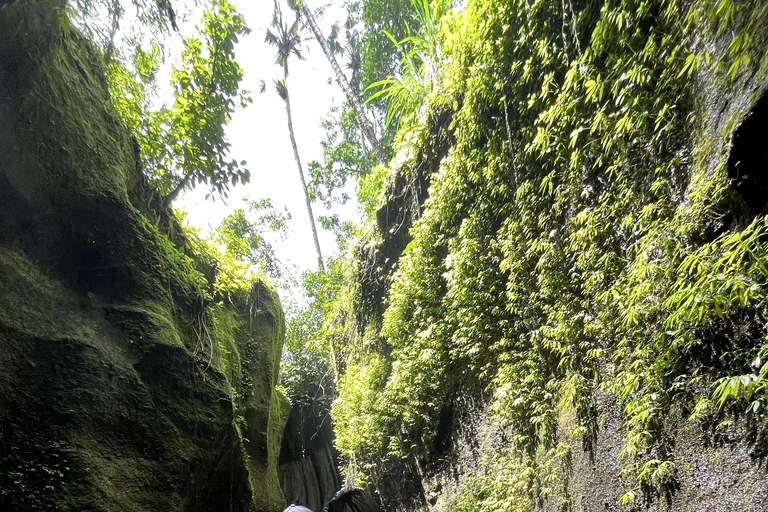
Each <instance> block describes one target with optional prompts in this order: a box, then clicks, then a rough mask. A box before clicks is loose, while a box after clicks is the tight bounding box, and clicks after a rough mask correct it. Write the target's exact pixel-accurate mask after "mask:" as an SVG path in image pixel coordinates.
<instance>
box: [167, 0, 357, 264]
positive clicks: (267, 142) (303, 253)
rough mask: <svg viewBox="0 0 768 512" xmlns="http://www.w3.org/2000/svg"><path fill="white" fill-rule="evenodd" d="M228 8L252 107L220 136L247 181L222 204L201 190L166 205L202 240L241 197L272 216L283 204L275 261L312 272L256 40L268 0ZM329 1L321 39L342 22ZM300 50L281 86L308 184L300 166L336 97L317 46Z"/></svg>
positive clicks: (299, 201)
mask: <svg viewBox="0 0 768 512" xmlns="http://www.w3.org/2000/svg"><path fill="white" fill-rule="evenodd" d="M320 1H322V0H308V3H309V6H310V8H315V7H318V6H319V5H320ZM325 1H327V0H325ZM233 3H234V4H235V5H236V7H237V9H238V10H239V11H240V13H241V14H243V16H244V17H245V21H246V24H247V25H248V27H249V28H250V29H251V33H250V34H248V35H247V36H245V37H244V38H242V39H241V41H240V44H239V45H238V46H237V49H236V53H237V58H238V61H239V62H240V65H241V66H242V68H243V70H244V74H245V78H244V80H243V83H242V88H243V89H246V90H248V91H251V96H252V98H253V103H252V104H251V105H249V106H248V107H247V108H246V109H245V110H243V111H239V112H237V113H236V114H235V116H234V118H233V119H232V121H231V122H230V124H229V126H228V128H227V136H228V138H229V141H230V143H231V144H232V147H231V157H232V158H235V159H237V160H238V161H240V160H246V161H247V162H248V165H247V166H246V167H247V168H248V169H249V170H250V171H251V181H250V183H248V184H247V185H239V186H237V187H235V188H233V189H232V190H230V193H229V199H228V200H227V204H226V205H225V204H224V203H223V202H222V201H221V200H220V199H216V201H215V202H214V201H212V200H211V199H208V200H205V195H206V194H207V192H208V190H206V189H205V187H204V186H200V187H198V188H197V189H195V190H193V191H191V192H187V193H186V194H185V195H183V196H182V197H181V198H180V199H179V200H177V201H176V203H175V204H174V206H176V207H177V208H181V209H183V210H185V211H186V212H188V214H189V222H190V224H192V225H193V226H194V227H196V228H199V229H200V230H201V233H202V234H206V233H207V231H208V230H209V229H210V228H209V226H211V227H215V226H217V225H218V224H219V223H220V222H221V220H222V219H223V218H224V217H225V216H226V215H228V214H229V213H231V212H232V211H233V210H234V209H235V208H242V207H243V203H242V201H241V198H242V197H243V196H249V198H250V199H260V198H265V197H268V198H271V199H272V201H273V203H274V205H275V207H276V208H277V209H278V210H282V208H283V207H284V206H287V207H288V211H289V212H290V213H291V215H292V220H291V224H290V228H291V233H290V235H289V238H288V240H287V241H286V242H284V243H282V245H281V244H275V249H276V251H277V252H278V257H279V258H280V259H281V260H283V261H285V260H290V261H291V262H292V263H293V264H295V265H297V266H298V267H299V269H300V270H306V269H313V270H314V269H316V267H317V256H316V254H315V249H314V244H313V241H312V234H311V231H310V226H309V219H308V216H307V213H306V206H305V202H304V195H303V192H302V189H301V182H300V181H299V175H298V171H297V169H296V163H295V161H294V158H293V151H292V149H291V144H290V140H289V138H288V125H287V120H286V112H285V103H284V102H283V101H282V100H281V99H280V97H279V96H278V95H277V93H276V92H275V90H274V87H273V86H272V80H273V78H282V68H281V67H279V66H277V65H276V64H275V49H274V47H271V46H269V45H268V44H267V43H265V42H264V33H265V30H266V28H267V27H268V26H269V24H270V23H271V20H272V9H273V3H272V1H271V0H255V1H254V0H234V2H233ZM334 3H335V4H337V5H333V6H331V7H330V8H328V9H326V11H325V14H324V16H323V18H322V19H320V20H318V22H319V24H320V26H321V29H322V30H323V33H324V34H326V35H327V34H328V33H329V32H330V26H331V24H333V23H334V22H337V21H339V22H343V21H344V19H345V11H344V9H343V8H342V7H341V6H339V5H338V4H340V3H341V2H339V1H338V0H337V1H336V2H334ZM283 12H284V15H286V17H289V16H292V13H290V11H289V10H288V9H287V7H285V8H284V11H283ZM289 19H292V18H289ZM195 23H196V21H195V20H190V21H189V22H187V24H186V26H180V30H181V32H182V33H188V32H189V31H190V30H191V29H192V28H193V27H194V24H195ZM305 46H306V49H305V51H304V53H303V54H304V56H305V58H306V59H307V60H306V61H300V60H298V59H296V58H291V60H289V70H290V76H289V79H288V88H289V91H290V94H291V111H292V114H293V125H294V130H295V134H296V143H297V145H298V147H299V155H300V156H301V160H302V165H303V166H304V173H305V177H306V178H307V179H308V176H307V174H308V170H307V162H309V161H311V160H314V159H318V160H319V159H320V157H321V155H322V148H321V146H320V141H321V140H322V139H323V138H324V134H325V132H324V130H322V129H321V128H320V120H321V118H322V117H323V116H324V115H325V114H326V113H327V112H328V109H329V108H330V107H331V105H339V104H341V103H342V102H343V99H344V94H343V92H342V91H341V89H340V88H339V87H338V85H337V84H336V82H335V80H333V81H331V85H329V84H328V79H329V78H331V77H332V76H333V72H332V70H331V67H330V64H328V61H327V60H326V58H325V56H324V55H323V52H322V50H321V49H320V46H319V45H318V44H317V42H316V41H314V40H308V41H307V42H306V43H305ZM259 80H265V81H266V83H267V88H266V91H265V92H264V93H263V94H259V92H258V91H259ZM313 211H314V215H315V218H317V216H318V215H328V214H329V212H328V211H327V210H325V208H324V207H323V206H322V205H321V204H316V205H313ZM337 213H339V214H340V216H342V218H343V219H347V220H356V219H355V216H356V208H355V206H354V205H352V204H348V205H347V206H346V207H344V209H343V210H340V211H338V212H337ZM318 230H320V227H319V226H318ZM319 237H320V245H321V249H322V251H323V254H324V255H326V254H329V253H331V252H333V250H334V249H335V241H334V237H333V235H332V234H330V233H327V232H323V231H322V230H320V232H319Z"/></svg>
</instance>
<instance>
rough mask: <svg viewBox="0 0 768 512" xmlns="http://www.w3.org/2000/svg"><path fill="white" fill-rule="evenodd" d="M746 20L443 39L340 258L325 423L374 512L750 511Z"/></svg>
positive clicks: (713, 10)
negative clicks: (377, 190)
mask: <svg viewBox="0 0 768 512" xmlns="http://www.w3.org/2000/svg"><path fill="white" fill-rule="evenodd" d="M767 12H768V11H766V9H765V6H764V3H762V2H749V1H734V2H729V1H712V2H710V1H701V2H673V1H652V2H635V1H630V0H626V1H625V0H617V1H606V2H602V1H572V2H563V3H562V4H561V3H560V2H535V1H534V2H530V1H527V2H526V1H516V0H507V1H502V2H500V1H493V2H491V1H485V0H474V1H473V0H470V1H469V2H467V10H466V12H465V13H463V14H462V15H461V16H460V17H459V19H454V20H452V23H453V25H450V24H448V26H449V28H447V32H446V33H447V36H445V39H446V40H447V41H449V42H450V44H449V45H448V46H447V47H445V48H443V51H444V52H446V55H444V59H445V62H449V63H450V64H444V65H445V66H446V68H445V70H444V82H443V86H442V87H443V90H441V91H440V93H439V94H434V95H433V96H432V97H431V99H430V103H429V108H428V109H427V110H426V112H427V114H426V115H425V116H424V118H423V119H422V121H421V123H420V124H419V125H418V126H416V127H415V128H414V129H413V131H412V133H411V134H410V140H411V141H415V142H414V143H413V144H412V145H411V146H410V147H408V148H407V149H408V150H409V151H402V154H403V155H405V156H404V157H403V158H401V159H400V161H399V163H398V168H397V169H395V170H393V171H392V173H391V174H390V184H389V189H388V192H387V200H386V202H385V204H383V205H382V207H381V208H380V209H379V211H378V214H377V226H376V227H374V229H372V232H371V234H369V235H368V236H366V237H365V238H364V239H363V240H362V241H361V243H360V244H359V246H358V248H357V251H356V268H355V270H354V278H353V282H352V286H351V290H352V292H353V298H352V300H351V301H350V303H349V304H348V311H349V313H350V316H349V317H350V318H352V321H351V322H349V323H348V327H349V328H350V335H351V341H350V342H349V343H348V344H347V345H345V346H343V347H342V350H344V351H345V355H346V359H345V362H344V364H343V365H342V366H341V367H340V368H339V370H340V371H341V373H342V376H341V378H340V384H339V388H340V398H339V400H338V401H337V402H336V404H335V406H334V412H333V414H334V419H335V420H336V425H337V427H338V431H337V438H338V445H339V447H340V450H341V452H342V455H343V456H344V457H345V458H346V460H347V461H349V462H350V463H351V464H352V465H353V466H354V467H355V468H356V469H357V471H359V478H360V481H362V482H373V483H374V484H375V485H376V487H377V489H378V491H379V493H380V495H381V500H382V503H383V505H384V507H385V509H386V510H392V511H395V510H396V511H417V510H440V511H442V510H446V511H447V510H451V511H473V512H475V511H477V512H480V511H486V510H496V511H531V510H548V511H549V510H551V511H592V512H594V511H603V510H611V511H614V510H615V511H618V510H649V509H650V510H675V511H680V510H750V511H758V510H765V509H767V508H768V502H767V501H766V495H767V493H766V491H768V479H767V478H766V475H765V471H764V467H765V456H766V453H768V451H766V438H765V419H766V416H765V405H766V396H765V393H764V389H765V388H764V386H765V382H766V381H765V379H766V373H768V370H767V369H766V366H765V355H766V345H765V339H766V330H765V325H766V323H765V319H766V303H765V297H766V282H768V281H766V277H768V274H766V272H765V264H766V262H768V252H766V249H768V248H767V247H766V239H767V238H766V236H767V235H766V231H765V228H764V226H765V225H766V202H767V201H768V196H766V193H765V192H766V189H765V183H766V182H765V179H766V178H765V177H766V174H765V171H766V165H768V155H767V154H766V139H765V134H766V133H768V117H766V112H765V109H766V107H767V106H768V105H766V102H767V101H768V100H767V99H766V97H765V96H764V94H765V91H766V89H768V73H767V70H768V31H766V27H767V26H768V24H767V23H766V21H768V19H767V18H768V16H767ZM745 410H746V412H745Z"/></svg>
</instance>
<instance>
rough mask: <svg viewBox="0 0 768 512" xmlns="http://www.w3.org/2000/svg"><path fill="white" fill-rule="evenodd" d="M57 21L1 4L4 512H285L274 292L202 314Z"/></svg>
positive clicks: (90, 60) (63, 24) (91, 60)
mask: <svg viewBox="0 0 768 512" xmlns="http://www.w3.org/2000/svg"><path fill="white" fill-rule="evenodd" d="M62 13H63V2H59V1H52V0H46V1H24V0H19V1H16V2H2V5H0V152H1V153H2V161H0V509H2V510H9V511H11V510H25V511H26V510H65V511H68V510H71V511H85V510H93V511H115V512H117V511H120V512H123V511H158V510H164V511H165V510H169V511H201V512H202V511H216V510H222V511H224V510H226V511H233V510H236V511H275V510H280V509H281V507H282V506H283V505H284V500H283V498H282V495H281V493H280V488H279V484H278V482H277V457H278V453H279V445H280V438H281V435H282V429H283V426H284V424H285V419H286V416H287V409H286V408H287V403H286V399H285V398H284V396H283V395H282V394H281V393H279V392H277V391H275V384H276V381H277V371H278V365H279V357H280V351H281V347H282V342H283V335H284V332H283V315H282V311H281V307H280V304H279V301H278V299H277V296H276V294H275V293H274V292H273V291H272V290H271V289H270V288H269V287H268V286H266V285H264V284H262V283H255V284H254V286H253V288H252V290H251V293H250V294H246V293H240V294H233V295H232V297H231V300H228V301H227V303H226V304H213V303H212V302H211V301H210V299H209V298H208V297H209V296H210V294H209V293H207V289H208V288H209V286H210V284H209V283H208V281H206V278H205V277H204V276H203V273H201V272H198V271H197V270H196V269H195V263H194V262H193V259H191V258H190V257H188V256H187V255H185V254H184V253H183V252H182V251H181V250H179V249H178V248H177V247H176V246H175V245H174V244H173V243H171V242H170V241H169V238H168V236H167V233H168V232H169V228H168V226H172V225H173V222H172V221H171V220H169V216H168V214H167V212H165V213H163V212H162V211H156V210H154V209H152V205H157V204H159V201H158V200H157V199H158V198H157V196H156V194H155V193H154V192H153V191H152V190H151V189H150V188H149V187H148V186H147V185H146V183H145V181H144V179H143V176H142V174H141V170H140V168H139V163H138V162H139V159H138V158H137V154H136V151H137V150H136V146H135V143H134V141H133V140H132V138H131V136H130V134H129V133H127V131H126V130H125V129H124V128H123V127H122V126H121V124H120V123H119V121H118V120H117V117H116V116H115V114H114V112H113V111H112V108H111V103H110V98H109V96H108V94H107V88H106V86H105V83H104V77H103V73H102V69H101V65H100V57H99V55H98V54H97V53H96V52H94V51H93V50H92V49H91V48H90V46H89V45H88V43H87V42H86V41H84V40H83V39H82V38H81V37H80V36H79V35H78V34H77V32H76V31H75V30H73V29H71V27H70V26H69V24H68V22H67V20H66V19H65V18H64V17H63V14H62ZM158 225H160V226H166V227H165V228H158V227H157V226H158ZM176 238H177V239H178V238H179V237H178V236H177V237H176ZM181 243H182V242H179V244H180V245H181Z"/></svg>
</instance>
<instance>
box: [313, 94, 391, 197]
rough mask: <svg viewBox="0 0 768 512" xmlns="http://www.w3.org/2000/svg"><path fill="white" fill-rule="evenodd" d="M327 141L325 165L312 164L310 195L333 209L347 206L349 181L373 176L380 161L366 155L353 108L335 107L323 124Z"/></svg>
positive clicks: (324, 146) (324, 155)
mask: <svg viewBox="0 0 768 512" xmlns="http://www.w3.org/2000/svg"><path fill="white" fill-rule="evenodd" d="M321 126H322V128H323V129H324V130H325V133H326V135H325V140H323V141H321V145H322V148H323V161H322V163H321V162H318V161H316V160H315V161H312V162H310V163H309V165H308V167H309V174H310V182H309V186H308V188H309V193H310V197H311V198H312V199H313V200H320V201H322V202H323V203H324V204H325V206H326V208H328V209H330V208H331V207H332V206H333V204H334V203H340V204H345V203H346V202H347V201H348V200H349V195H348V194H347V192H345V191H344V187H345V186H346V184H347V180H350V179H352V180H358V179H360V178H362V177H363V176H366V175H367V174H368V173H370V171H371V169H372V168H373V166H374V165H375V164H376V157H375V155H373V154H372V153H370V152H368V151H365V148H364V145H363V142H362V141H363V138H362V132H361V131H360V127H359V124H358V122H357V119H356V118H355V114H354V112H353V111H352V109H350V108H344V109H339V107H332V108H331V110H330V112H329V113H328V115H327V116H326V117H325V118H324V119H323V121H322V123H321Z"/></svg>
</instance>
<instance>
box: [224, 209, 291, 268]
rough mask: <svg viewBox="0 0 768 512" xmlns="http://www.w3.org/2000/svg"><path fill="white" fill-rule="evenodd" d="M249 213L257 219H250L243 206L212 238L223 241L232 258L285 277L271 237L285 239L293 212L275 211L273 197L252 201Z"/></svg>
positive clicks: (228, 218) (225, 220)
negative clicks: (271, 198)
mask: <svg viewBox="0 0 768 512" xmlns="http://www.w3.org/2000/svg"><path fill="white" fill-rule="evenodd" d="M248 214H250V216H253V215H256V217H255V220H254V221H250V220H249V218H248V217H249V215H247V214H246V212H245V211H244V210H242V209H240V208H238V209H236V210H235V211H234V212H232V213H231V214H230V215H228V216H227V217H225V218H224V219H223V220H222V221H221V224H220V225H219V226H218V227H217V228H216V229H215V230H214V231H213V232H212V233H211V237H212V239H213V241H214V242H215V243H218V244H221V245H222V246H223V247H224V250H225V252H226V253H227V254H229V255H230V256H231V257H233V258H235V259H237V260H240V261H243V262H244V263H246V264H249V265H251V266H252V267H253V268H254V269H255V270H256V271H257V272H259V273H265V274H267V275H268V276H270V277H272V278H275V279H279V278H282V277H286V276H285V268H284V267H283V265H282V264H281V263H280V261H279V260H278V259H277V257H276V256H275V252H274V248H273V247H272V244H271V243H270V242H269V239H270V238H272V237H277V238H278V239H279V240H285V239H286V237H287V236H288V224H287V223H288V221H289V220H290V219H291V214H290V213H289V212H288V210H287V209H284V210H283V211H282V212H280V211H277V210H275V209H274V207H273V206H272V201H271V200H270V199H261V200H259V201H250V202H249V203H248Z"/></svg>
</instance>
